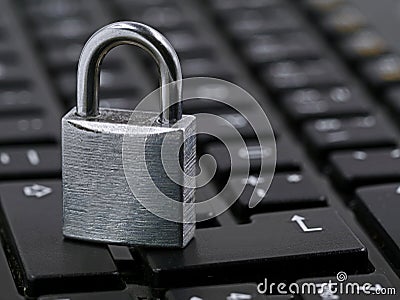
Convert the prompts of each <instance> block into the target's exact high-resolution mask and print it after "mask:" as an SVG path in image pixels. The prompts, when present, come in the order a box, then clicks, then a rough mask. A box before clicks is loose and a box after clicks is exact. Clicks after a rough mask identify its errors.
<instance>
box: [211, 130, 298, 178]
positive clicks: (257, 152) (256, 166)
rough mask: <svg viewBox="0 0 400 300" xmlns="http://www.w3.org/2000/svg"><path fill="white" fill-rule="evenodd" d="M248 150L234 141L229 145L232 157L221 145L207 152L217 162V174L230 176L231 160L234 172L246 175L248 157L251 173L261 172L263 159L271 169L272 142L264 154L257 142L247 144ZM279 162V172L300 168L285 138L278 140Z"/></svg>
mask: <svg viewBox="0 0 400 300" xmlns="http://www.w3.org/2000/svg"><path fill="white" fill-rule="evenodd" d="M246 145H247V149H246V148H241V147H240V144H238V143H236V142H234V141H232V142H231V143H229V149H230V151H231V153H230V155H231V156H232V157H231V156H230V155H229V152H228V149H227V148H226V147H225V146H224V145H222V144H220V143H213V144H210V145H209V146H207V148H206V152H207V153H209V154H211V155H212V156H213V157H214V158H215V160H216V161H217V172H218V173H220V174H228V173H229V172H230V169H231V159H232V160H233V161H235V169H234V170H232V172H233V173H236V174H244V173H245V170H246V165H247V157H249V160H250V172H252V173H253V172H254V173H256V172H259V171H260V166H261V157H262V158H263V162H264V164H265V167H266V168H269V167H271V166H272V165H273V164H272V163H273V161H272V160H271V155H272V153H273V148H271V147H273V144H272V141H271V145H270V147H268V146H269V145H265V147H264V149H263V150H264V152H262V151H261V148H260V145H259V144H258V143H256V142H255V141H250V140H249V141H248V142H247V144H246ZM276 147H277V152H276V153H277V162H276V168H277V170H278V171H286V170H289V171H290V170H298V169H299V168H300V165H301V163H300V159H299V158H298V156H297V155H296V153H294V152H293V151H292V149H293V148H292V147H290V144H289V142H288V141H287V140H286V139H284V138H278V139H277V146H276Z"/></svg>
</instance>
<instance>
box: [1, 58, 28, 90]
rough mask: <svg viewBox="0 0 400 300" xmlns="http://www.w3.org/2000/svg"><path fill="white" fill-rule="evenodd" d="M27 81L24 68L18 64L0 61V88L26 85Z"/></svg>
mask: <svg viewBox="0 0 400 300" xmlns="http://www.w3.org/2000/svg"><path fill="white" fill-rule="evenodd" d="M28 81H29V79H28V77H27V76H26V70H25V69H24V67H23V66H22V65H19V64H10V65H6V64H2V63H1V62H0V88H2V89H4V88H15V87H21V86H26V83H27V82H28Z"/></svg>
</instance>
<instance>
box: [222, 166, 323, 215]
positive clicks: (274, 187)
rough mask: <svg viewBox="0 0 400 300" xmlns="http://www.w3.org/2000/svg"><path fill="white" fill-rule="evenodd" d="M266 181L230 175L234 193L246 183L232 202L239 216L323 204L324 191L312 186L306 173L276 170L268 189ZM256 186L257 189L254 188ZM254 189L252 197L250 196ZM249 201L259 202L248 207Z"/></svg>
mask: <svg viewBox="0 0 400 300" xmlns="http://www.w3.org/2000/svg"><path fill="white" fill-rule="evenodd" d="M265 181H266V180H265V179H263V178H262V177H261V178H259V177H256V176H250V177H249V178H243V177H236V178H232V180H231V181H230V183H229V186H230V188H231V189H233V190H234V191H235V194H236V195H237V194H240V190H238V188H241V187H242V186H243V183H246V186H245V188H244V190H243V193H242V194H241V195H240V198H239V199H238V200H237V201H236V202H235V207H234V208H235V212H236V213H237V214H238V215H239V216H241V217H247V216H249V215H252V214H257V213H263V212H270V211H279V210H293V209H302V208H309V207H318V206H326V204H327V199H326V196H325V195H324V193H323V192H321V191H320V189H319V188H318V187H317V186H316V185H315V183H314V182H313V181H312V180H311V179H310V178H309V176H308V175H307V174H306V173H304V172H303V173H286V174H282V173H276V174H275V175H274V178H273V180H272V183H271V186H270V188H269V189H267V186H266V184H263V182H265ZM255 189H256V190H255ZM254 190H255V194H254V196H253V198H252V197H251V196H252V194H253V192H254ZM251 198H252V199H253V201H252V203H258V202H259V201H260V200H261V199H262V200H261V202H259V203H258V204H257V206H256V207H254V208H249V202H250V199H251Z"/></svg>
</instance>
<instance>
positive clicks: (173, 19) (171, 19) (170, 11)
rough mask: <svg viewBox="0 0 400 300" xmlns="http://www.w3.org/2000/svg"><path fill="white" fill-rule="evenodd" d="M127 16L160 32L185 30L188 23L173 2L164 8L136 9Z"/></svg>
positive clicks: (145, 7)
mask: <svg viewBox="0 0 400 300" xmlns="http://www.w3.org/2000/svg"><path fill="white" fill-rule="evenodd" d="M125 13H126V12H125ZM128 16H129V17H130V18H132V19H133V20H137V21H139V22H143V23H145V24H149V25H150V26H152V27H154V28H158V30H160V31H164V30H171V29H179V28H185V27H186V26H187V24H186V23H188V22H187V20H186V16H185V15H184V14H183V12H182V11H181V10H180V8H179V7H178V5H176V4H174V2H171V3H168V5H165V6H164V5H163V6H143V7H142V8H140V7H136V9H135V10H132V11H129V13H128Z"/></svg>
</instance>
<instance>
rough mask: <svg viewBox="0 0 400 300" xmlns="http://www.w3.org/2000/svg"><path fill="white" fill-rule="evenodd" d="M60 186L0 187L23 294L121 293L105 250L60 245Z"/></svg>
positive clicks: (84, 245) (49, 183) (63, 242)
mask: <svg viewBox="0 0 400 300" xmlns="http://www.w3.org/2000/svg"><path fill="white" fill-rule="evenodd" d="M61 191H62V189H61V183H60V182H59V181H43V182H38V183H33V182H20V183H10V184H4V185H2V186H1V187H0V197H1V208H2V210H1V214H2V218H3V220H4V223H5V225H6V236H7V241H8V245H10V246H11V247H12V249H11V251H12V255H13V257H14V258H15V260H14V261H18V265H15V266H13V269H15V270H21V272H19V274H18V278H21V279H22V284H23V285H24V290H25V293H26V294H27V295H29V296H39V295H43V294H50V293H65V292H71V291H75V292H83V291H92V290H99V291H102V290H107V289H108V290H112V289H118V288H123V284H122V283H121V280H120V278H119V275H118V273H117V270H116V267H115V265H114V262H113V260H112V258H111V256H110V253H109V252H108V250H107V246H105V245H104V246H103V245H96V244H90V243H83V242H75V241H70V240H64V238H63V235H62V194H61Z"/></svg>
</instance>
